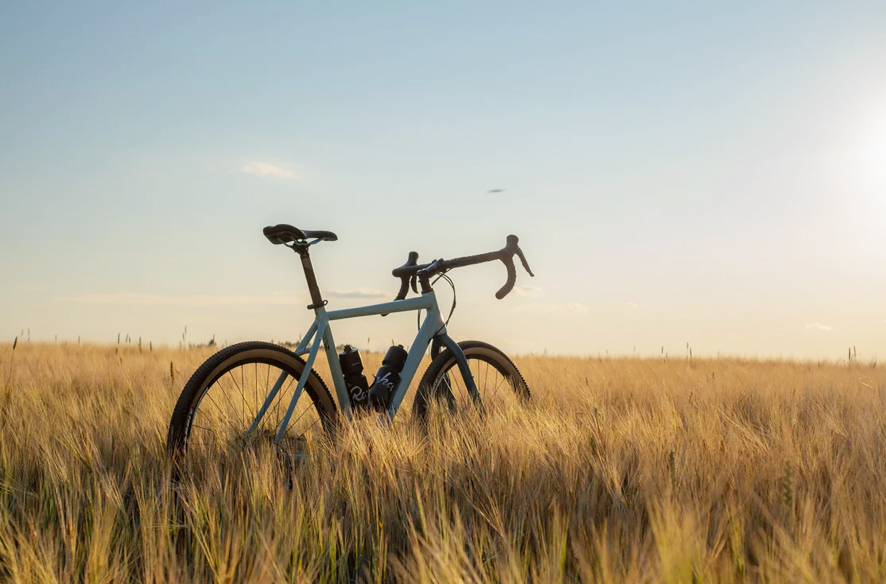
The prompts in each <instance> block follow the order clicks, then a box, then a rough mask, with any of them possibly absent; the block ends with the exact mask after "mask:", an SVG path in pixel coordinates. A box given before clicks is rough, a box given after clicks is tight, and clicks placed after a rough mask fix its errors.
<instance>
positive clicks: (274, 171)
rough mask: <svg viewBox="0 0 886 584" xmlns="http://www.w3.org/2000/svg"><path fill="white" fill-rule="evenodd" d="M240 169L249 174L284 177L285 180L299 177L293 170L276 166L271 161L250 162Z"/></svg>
mask: <svg viewBox="0 0 886 584" xmlns="http://www.w3.org/2000/svg"><path fill="white" fill-rule="evenodd" d="M240 170H242V171H243V172H245V173H247V174H253V175H255V176H261V177H272V178H282V179H284V180H294V179H295V178H297V177H296V176H295V173H294V172H292V171H291V170H287V169H285V168H281V167H279V166H275V165H273V164H271V163H270V162H258V161H255V162H249V163H247V164H244V165H243V166H242V167H241V168H240Z"/></svg>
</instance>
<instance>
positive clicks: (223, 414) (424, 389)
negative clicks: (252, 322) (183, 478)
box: [167, 224, 534, 454]
mask: <svg viewBox="0 0 886 584" xmlns="http://www.w3.org/2000/svg"><path fill="white" fill-rule="evenodd" d="M263 233H264V235H265V237H266V238H267V239H268V240H269V241H270V242H271V243H273V244H275V245H284V246H286V247H289V248H290V249H292V250H293V251H295V252H296V253H297V254H298V255H299V256H300V258H301V264H302V268H303V269H304V272H305V278H306V280H307V284H308V290H309V292H310V297H311V304H310V305H308V307H307V308H308V310H313V311H314V313H315V318H314V322H313V323H312V324H311V326H310V328H309V329H308V331H307V332H306V333H305V335H304V336H303V337H302V339H301V341H300V342H299V344H298V346H297V347H296V349H295V351H290V350H289V349H288V348H286V347H283V346H280V345H276V344H273V343H267V342H261V341H250V342H244V343H239V344H236V345H232V346H229V347H226V348H224V349H222V350H220V351H218V352H217V353H216V354H214V355H213V356H212V357H210V358H209V359H207V360H206V362H204V363H203V364H202V365H201V366H200V367H199V368H198V369H197V370H196V371H195V372H194V374H193V375H192V376H191V378H190V379H189V381H188V382H187V384H186V385H185V386H184V388H183V389H182V392H181V395H180V396H179V399H178V402H177V404H176V406H175V409H174V410H173V414H172V419H171V420H170V424H169V432H168V434H167V447H168V449H169V450H170V452H172V453H173V454H182V453H184V452H185V451H186V450H187V449H188V448H189V447H191V446H193V444H194V443H199V444H202V445H204V446H206V447H212V446H216V447H217V446H224V445H226V444H228V445H230V444H232V443H240V444H242V443H248V442H250V441H254V440H260V441H263V442H270V440H271V437H272V436H273V444H274V446H276V447H281V446H284V445H293V444H299V443H304V442H306V441H308V440H310V439H311V436H312V435H313V434H314V433H315V432H324V433H331V432H332V430H333V429H334V428H335V427H336V425H337V424H338V422H339V421H340V419H341V418H340V416H339V415H338V414H337V409H336V401H337V402H338V407H339V409H340V410H341V411H342V412H343V414H344V417H345V418H346V419H351V418H352V417H353V415H354V408H352V399H351V395H350V394H349V388H348V386H347V383H346V381H345V379H344V376H343V373H342V368H341V364H340V362H339V356H338V355H337V353H336V351H337V348H336V344H335V340H334V339H333V335H332V328H331V323H332V322H333V321H337V320H344V319H349V318H357V317H363V316H372V315H381V316H387V315H388V314H391V313H398V312H407V311H417V312H418V314H419V316H420V315H421V311H425V312H426V316H425V319H424V322H422V323H421V325H420V327H419V330H418V333H417V334H416V336H415V339H414V341H413V342H412V345H411V346H410V348H409V351H408V353H407V356H406V360H405V364H404V365H403V368H402V372H401V375H400V382H399V384H397V385H396V387H394V388H393V390H392V392H391V399H390V402H389V403H388V404H387V407H386V408H385V409H384V410H383V411H382V412H381V417H382V419H383V420H385V421H387V422H390V421H391V420H393V418H394V416H395V415H396V413H397V411H398V409H399V408H400V405H401V402H402V401H403V398H404V396H405V394H406V392H407V390H408V388H409V385H410V383H411V381H412V379H413V378H414V376H415V374H416V372H417V370H418V367H419V365H420V362H421V360H422V358H423V356H424V354H425V353H426V351H427V348H428V346H429V345H430V347H431V358H432V360H431V363H430V365H429V366H428V368H427V370H426V371H425V373H424V375H423V376H422V379H421V381H420V383H419V388H418V392H417V394H416V398H415V402H414V404H413V413H414V415H416V416H417V417H418V418H419V419H422V420H424V419H426V418H427V415H428V412H429V409H430V406H431V403H432V402H434V401H436V400H445V401H446V404H447V405H448V407H449V409H450V410H457V409H459V408H462V407H479V408H480V409H481V410H482V409H484V408H485V407H486V405H488V404H490V403H495V396H496V394H497V393H498V391H499V390H500V389H503V388H506V387H509V388H510V392H509V391H508V390H507V389H505V391H504V393H503V394H502V396H501V397H507V396H508V395H510V394H513V395H512V396H511V397H512V398H514V399H516V400H525V399H528V398H529V397H530V392H529V387H528V386H527V384H526V381H525V380H524V379H523V376H522V375H521V373H520V371H519V370H518V369H517V367H516V366H515V365H514V363H513V361H511V359H510V358H508V356H507V355H505V354H504V353H503V352H502V351H500V350H499V349H497V348H495V347H493V346H492V345H489V344H487V343H483V342H480V341H466V342H461V343H456V342H455V341H453V340H452V338H450V336H449V335H448V333H447V331H446V322H444V321H443V319H442V315H441V312H440V308H439V306H438V305H437V298H436V295H435V293H434V288H433V283H434V282H436V281H438V280H439V279H440V278H441V277H442V278H446V279H447V280H448V281H449V283H450V284H452V280H451V279H449V277H448V276H447V275H446V273H447V272H449V271H450V270H453V269H455V268H461V267H466V266H471V265H477V264H481V263H486V262H493V261H501V262H502V263H504V264H505V267H506V268H507V282H506V283H505V285H504V286H502V288H501V289H500V290H498V292H496V294H495V297H496V298H498V299H502V298H504V297H505V296H506V295H507V294H508V293H509V292H510V291H511V290H512V289H513V287H514V284H515V283H516V279H517V273H516V270H515V268H514V260H513V257H514V255H516V256H518V257H519V258H520V261H521V263H522V264H523V267H524V268H525V269H526V271H527V272H528V273H529V275H530V276H534V274H533V273H532V271H531V270H530V269H529V264H528V263H527V262H526V258H525V256H524V255H523V252H522V251H521V249H520V247H519V245H518V239H517V237H516V236H514V235H509V236H508V237H507V243H506V245H505V247H504V248H502V249H500V250H498V251H493V252H488V253H484V254H478V255H473V256H466V257H460V258H455V259H450V260H443V259H438V260H434V261H432V262H429V263H426V264H418V253H417V252H414V251H413V252H410V253H409V256H408V259H407V261H406V263H405V264H403V265H402V266H400V267H398V268H395V269H394V270H393V271H392V274H393V275H394V277H396V278H399V279H400V291H399V292H398V293H397V296H396V297H395V299H394V300H393V301H392V302H386V303H382V304H374V305H370V306H363V307H358V308H348V309H344V310H333V311H327V310H326V304H327V301H326V300H324V299H323V298H322V294H321V292H320V288H319V286H318V284H317V279H316V277H315V275H314V268H313V264H312V262H311V257H310V253H309V250H310V248H311V246H313V245H316V244H318V243H320V242H323V241H336V240H337V239H338V237H337V236H336V235H335V234H334V233H332V232H331V231H308V230H301V229H298V228H296V227H293V226H291V225H286V224H281V225H275V226H269V227H265V228H264V230H263ZM435 276H436V278H435ZM432 278H435V279H434V280H433V281H432ZM416 282H418V284H419V285H420V288H421V294H420V295H419V296H417V297H413V298H407V295H408V292H409V288H410V287H411V288H412V290H413V291H414V292H415V293H418V292H419V289H418V287H417V286H416ZM452 285H453V292H454V290H455V288H454V284H452ZM454 300H455V299H454V297H453V311H454V309H455V302H454ZM449 316H450V317H451V316H452V311H450V314H449ZM447 322H448V318H447ZM309 343H310V346H309ZM321 344H322V345H323V347H324V349H325V353H326V359H327V361H328V364H329V369H330V372H331V376H332V381H333V387H334V389H335V395H336V398H337V400H333V398H332V396H331V395H330V393H329V390H328V388H327V386H326V384H325V383H324V381H323V379H322V378H321V377H320V375H319V374H317V372H316V371H315V370H314V369H313V366H314V362H315V360H316V358H317V355H318V353H319V350H320V346H321ZM304 355H307V359H306V360H305V359H302V356H304ZM481 366H485V371H483V372H481V370H480V369H481ZM454 368H455V369H456V370H457V371H458V375H455V370H454ZM490 369H492V371H493V381H494V382H495V385H492V386H491V389H490V385H491V384H490V382H489V373H490ZM496 376H497V377H498V379H496ZM238 378H239V381H238ZM459 378H460V380H459ZM481 378H482V381H479V380H480V379H481ZM287 380H288V383H287ZM296 380H297V383H296V385H295V387H294V388H292V384H293V382H294V381H296ZM272 381H273V384H272ZM284 385H285V387H284ZM250 390H251V391H250ZM290 390H291V392H290ZM304 394H307V396H308V398H309V399H308V400H302V399H301V397H302V396H303V395H304ZM238 397H239V398H240V399H239V403H235V402H236V401H237V398H238ZM287 397H288V400H287V399H286V398H287ZM287 401H288V405H287V406H286V408H285V410H283V409H280V406H281V405H282V404H283V403H285V402H287ZM281 414H282V416H281ZM306 415H307V416H308V418H307V419H304V417H305V416H306ZM293 418H295V419H294V420H293ZM250 420H251V422H250ZM318 424H319V426H318ZM293 429H295V432H294V433H292V434H290V432H291V431H292V430H293Z"/></svg>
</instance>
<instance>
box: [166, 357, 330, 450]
mask: <svg viewBox="0 0 886 584" xmlns="http://www.w3.org/2000/svg"><path fill="white" fill-rule="evenodd" d="M305 366H306V365H305V362H304V361H302V359H301V358H300V357H298V356H297V355H296V354H295V353H293V352H292V351H290V350H288V349H286V348H284V347H281V346H279V345H274V344H271V343H263V342H248V343H240V344H237V345H232V346H230V347H227V348H225V349H222V350H221V351H219V352H218V353H216V354H215V355H213V356H212V357H210V358H209V359H207V360H206V362H205V363H203V365H201V366H200V368H199V369H197V371H195V372H194V374H193V375H192V376H191V379H190V380H189V381H188V383H187V384H186V385H185V387H184V389H183V390H182V393H181V396H180V397H179V399H178V403H177V404H176V406H175V410H174V411H173V414H172V420H171V421H170V423H169V433H168V435H167V447H168V449H169V451H170V452H171V453H172V454H173V455H174V456H180V455H182V454H183V453H184V452H185V451H186V450H188V449H192V448H194V447H198V448H199V449H200V450H207V449H208V450H209V451H226V450H229V449H230V448H232V447H234V448H241V447H243V446H246V445H257V444H268V445H274V446H278V447H279V446H290V447H295V448H298V447H299V446H304V445H305V444H306V443H307V442H308V441H310V440H311V438H312V436H314V435H318V434H323V433H324V432H325V431H328V430H331V428H332V426H333V424H334V423H335V419H336V418H335V402H334V401H333V400H332V396H330V395H329V390H328V389H327V388H326V385H325V384H324V383H323V380H322V379H320V377H319V376H318V375H317V374H316V372H314V371H311V372H310V374H309V375H308V381H307V384H306V385H305V388H304V391H303V392H302V393H301V394H300V396H299V398H298V399H297V400H296V401H295V403H294V405H293V406H292V408H293V409H292V412H291V415H290V419H289V423H288V425H287V426H286V432H285V434H284V435H283V436H282V437H280V439H279V440H277V438H278V437H277V430H278V428H279V427H280V425H281V421H282V420H283V418H284V417H285V415H286V412H287V411H288V410H289V407H290V404H292V398H293V396H294V395H295V388H296V386H297V385H298V379H299V376H300V375H301V374H302V372H303V371H304V369H305ZM259 413H262V415H261V416H259V415H258V414H259ZM256 420H258V421H257V422H256ZM250 429H251V431H250Z"/></svg>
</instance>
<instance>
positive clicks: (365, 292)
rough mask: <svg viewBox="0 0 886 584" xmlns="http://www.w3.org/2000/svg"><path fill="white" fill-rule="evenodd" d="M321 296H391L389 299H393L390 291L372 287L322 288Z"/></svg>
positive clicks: (368, 297) (369, 297) (367, 297)
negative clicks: (350, 288)
mask: <svg viewBox="0 0 886 584" xmlns="http://www.w3.org/2000/svg"><path fill="white" fill-rule="evenodd" d="M323 296H326V297H328V298H365V299H371V298H387V297H388V296H392V298H391V300H393V294H391V292H385V291H384V290H376V289H374V288H357V289H356V290H324V291H323Z"/></svg>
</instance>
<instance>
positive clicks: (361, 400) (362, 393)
mask: <svg viewBox="0 0 886 584" xmlns="http://www.w3.org/2000/svg"><path fill="white" fill-rule="evenodd" d="M338 362H339V363H340V364H341V372H342V374H343V376H344V378H345V386H346V387H347V388H348V395H349V396H350V398H351V407H353V408H365V407H366V406H367V405H368V404H369V382H368V381H366V376H365V375H363V360H362V359H360V352H359V351H358V350H357V349H355V348H354V347H352V346H351V345H345V348H344V350H343V351H342V352H341V353H339V355H338Z"/></svg>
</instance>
